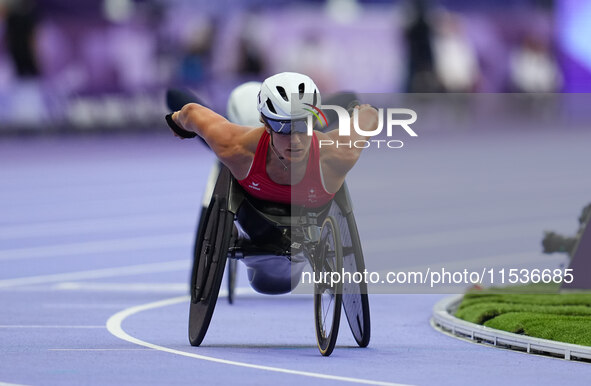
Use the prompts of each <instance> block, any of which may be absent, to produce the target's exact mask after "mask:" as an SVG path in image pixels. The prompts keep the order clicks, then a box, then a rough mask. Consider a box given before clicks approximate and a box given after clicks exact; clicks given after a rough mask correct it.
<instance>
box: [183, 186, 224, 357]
mask: <svg viewBox="0 0 591 386" xmlns="http://www.w3.org/2000/svg"><path fill="white" fill-rule="evenodd" d="M233 219H234V215H233V214H232V213H231V212H228V210H227V208H226V199H225V198H223V197H220V196H218V195H214V196H213V197H212V199H211V203H210V204H209V207H208V208H207V212H206V213H205V217H204V221H203V224H202V226H201V228H200V229H199V235H198V240H197V243H196V251H195V258H194V262H193V272H192V280H191V306H190V309H189V341H190V342H191V345H192V346H199V345H200V344H201V342H202V341H203V338H204V337H205V333H206V332H207V328H208V327H209V322H210V321H211V317H212V316H213V311H214V309H215V304H216V302H217V298H218V293H219V290H220V286H221V283H222V277H223V273H224V268H225V265H226V260H227V257H228V249H229V246H230V242H231V235H232V226H233Z"/></svg>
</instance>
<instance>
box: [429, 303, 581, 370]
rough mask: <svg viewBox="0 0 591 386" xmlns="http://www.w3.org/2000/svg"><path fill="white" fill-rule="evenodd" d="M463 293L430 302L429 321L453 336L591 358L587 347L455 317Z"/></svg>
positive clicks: (577, 359) (529, 349)
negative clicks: (433, 302) (434, 302)
mask: <svg viewBox="0 0 591 386" xmlns="http://www.w3.org/2000/svg"><path fill="white" fill-rule="evenodd" d="M463 298H464V295H454V296H448V297H446V298H444V299H442V300H440V301H439V302H437V304H435V305H434V306H433V313H432V315H431V325H432V326H433V327H434V328H435V329H438V330H440V331H441V332H444V333H449V334H451V335H453V336H455V337H457V338H461V339H467V340H471V341H473V342H476V343H484V344H488V345H491V346H494V347H501V348H507V349H512V350H517V351H522V352H527V353H530V354H538V355H547V356H553V357H559V358H564V359H566V360H575V361H585V362H589V361H591V347H588V346H580V345H577V344H570V343H562V342H556V341H553V340H547V339H541V338H534V337H530V336H526V335H519V334H514V333H511V332H507V331H501V330H496V329H493V328H490V327H485V326H481V325H479V324H475V323H470V322H467V321H465V320H462V319H459V318H456V317H455V316H454V315H453V313H454V312H455V310H456V309H457V308H458V306H459V305H460V303H461V301H462V299H463Z"/></svg>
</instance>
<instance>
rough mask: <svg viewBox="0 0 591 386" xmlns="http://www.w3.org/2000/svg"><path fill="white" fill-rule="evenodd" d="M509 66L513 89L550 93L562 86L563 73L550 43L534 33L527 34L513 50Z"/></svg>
mask: <svg viewBox="0 0 591 386" xmlns="http://www.w3.org/2000/svg"><path fill="white" fill-rule="evenodd" d="M509 67H510V69H509V70H510V77H511V87H512V90H513V91H517V92H525V93H550V92H557V91H559V90H560V88H561V86H562V74H561V73H560V71H559V68H558V65H557V63H556V59H555V58H554V55H553V54H552V52H551V50H550V48H549V44H548V43H546V42H545V41H544V40H542V39H540V38H538V37H536V36H535V35H533V34H528V35H526V36H525V38H524V39H523V40H522V42H521V45H520V46H519V47H518V48H517V49H515V50H514V51H513V52H512V54H511V57H510V62H509Z"/></svg>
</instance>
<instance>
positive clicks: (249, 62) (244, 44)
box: [237, 8, 265, 77]
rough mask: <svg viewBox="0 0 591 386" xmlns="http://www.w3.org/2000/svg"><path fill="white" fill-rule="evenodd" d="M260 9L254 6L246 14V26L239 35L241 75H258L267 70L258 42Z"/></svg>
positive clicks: (239, 66) (239, 70)
mask: <svg viewBox="0 0 591 386" xmlns="http://www.w3.org/2000/svg"><path fill="white" fill-rule="evenodd" d="M259 11H260V10H259V9H257V8H253V9H251V10H249V11H247V12H246V14H245V16H244V26H243V27H242V31H241V33H240V36H239V37H238V68H237V71H238V73H239V74H241V75H245V76H248V77H250V76H252V77H258V76H259V75H261V74H263V73H264V72H265V68H264V62H263V59H262V55H261V50H260V48H259V46H258V44H257V35H258V33H259V32H258V31H259V28H260V26H259V22H260V20H259V17H258V16H257V14H258V13H259Z"/></svg>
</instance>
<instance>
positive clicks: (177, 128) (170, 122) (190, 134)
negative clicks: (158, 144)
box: [166, 113, 197, 138]
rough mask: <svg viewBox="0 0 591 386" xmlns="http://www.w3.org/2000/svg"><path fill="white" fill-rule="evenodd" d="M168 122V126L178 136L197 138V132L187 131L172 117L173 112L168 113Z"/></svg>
mask: <svg viewBox="0 0 591 386" xmlns="http://www.w3.org/2000/svg"><path fill="white" fill-rule="evenodd" d="M166 123H167V124H168V127H170V128H171V129H172V131H174V132H175V133H176V134H177V135H178V136H180V137H183V138H195V137H196V136H197V134H196V133H193V132H192V131H187V130H185V129H183V128H182V127H180V126H179V125H177V124H176V122H175V121H174V120H173V119H172V113H170V114H167V115H166Z"/></svg>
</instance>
